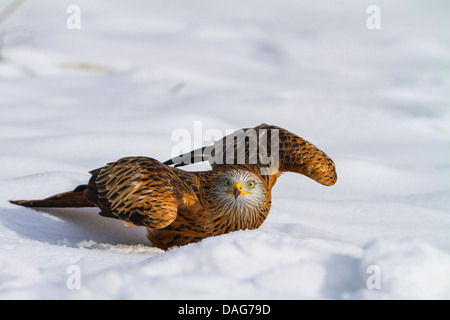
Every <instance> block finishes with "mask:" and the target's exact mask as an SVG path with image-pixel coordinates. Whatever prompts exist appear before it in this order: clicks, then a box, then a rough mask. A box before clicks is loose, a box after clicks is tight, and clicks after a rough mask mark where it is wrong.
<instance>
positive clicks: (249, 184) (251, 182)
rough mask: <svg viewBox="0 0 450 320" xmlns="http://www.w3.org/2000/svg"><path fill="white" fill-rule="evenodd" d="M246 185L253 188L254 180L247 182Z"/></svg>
mask: <svg viewBox="0 0 450 320" xmlns="http://www.w3.org/2000/svg"><path fill="white" fill-rule="evenodd" d="M248 187H249V188H254V187H255V181H253V180H252V181H250V182H249V183H248Z"/></svg>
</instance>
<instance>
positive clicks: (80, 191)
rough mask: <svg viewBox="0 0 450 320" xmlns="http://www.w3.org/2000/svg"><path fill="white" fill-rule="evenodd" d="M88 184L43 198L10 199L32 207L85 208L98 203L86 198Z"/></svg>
mask: <svg viewBox="0 0 450 320" xmlns="http://www.w3.org/2000/svg"><path fill="white" fill-rule="evenodd" d="M86 189H87V185H81V186H78V187H76V188H75V190H73V191H69V192H64V193H58V194H56V195H54V196H51V197H48V198H45V199H41V200H9V202H11V203H13V204H17V205H19V206H23V207H32V208H84V207H95V206H96V205H95V204H93V203H92V202H90V201H89V200H87V199H86V197H85V196H84V191H85V190H86Z"/></svg>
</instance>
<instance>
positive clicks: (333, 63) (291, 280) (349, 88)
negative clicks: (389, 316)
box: [0, 0, 450, 299]
mask: <svg viewBox="0 0 450 320" xmlns="http://www.w3.org/2000/svg"><path fill="white" fill-rule="evenodd" d="M76 2H77V3H76V5H78V6H79V7H80V9H81V29H80V30H69V29H67V27H66V20H67V18H68V14H67V13H66V9H67V7H68V6H69V5H72V4H73V3H72V2H69V1H65V0H64V1H58V2H57V3H56V2H54V1H44V0H41V1H39V3H36V2H32V1H26V2H25V3H24V4H23V5H22V6H21V7H19V8H18V10H17V11H15V12H14V13H13V14H11V15H10V16H9V17H7V19H5V20H4V21H3V23H2V24H0V35H1V37H2V38H1V39H2V42H0V43H1V44H2V45H1V47H0V49H1V51H0V52H1V57H2V58H1V60H0V150H1V151H0V164H1V165H0V298H1V299H15V298H18V299H134V298H144V299H448V298H450V241H449V240H450V154H449V150H450V113H449V106H450V98H449V95H448V92H450V73H449V72H448V71H449V69H448V67H449V65H450V55H449V52H450V43H449V41H448V39H449V35H450V34H449V31H448V30H450V28H449V27H450V25H449V22H448V19H447V12H448V10H446V9H448V3H447V2H445V1H437V0H436V1H431V2H430V1H428V2H427V3H426V4H425V3H423V2H421V1H406V0H402V1H396V2H395V3H391V2H388V1H377V4H378V5H379V7H380V10H381V29H380V30H369V29H368V28H367V27H366V19H367V17H368V14H367V13H366V9H367V7H368V6H369V5H371V4H373V3H371V2H370V3H369V2H366V1H356V0H354V1H347V2H346V3H345V4H341V3H335V2H332V1H326V2H324V1H321V2H320V3H318V2H314V1H302V2H300V1H287V0H286V1H277V0H263V1H262V0H258V1H256V0H255V1H244V2H243V1H214V2H212V1H200V0H186V1H183V2H181V1H167V0H164V1H162V0H160V1H156V0H154V1H145V2H144V1H137V0H133V1H127V2H124V1H95V3H92V1H90V2H89V1H85V0H78V1H76ZM2 9H3V8H2V7H0V10H2ZM263 122H265V123H270V124H275V125H278V126H281V127H284V128H286V129H288V130H290V131H292V132H295V133H297V134H298V135H300V136H302V137H303V138H305V139H307V140H308V141H310V142H312V143H313V144H315V145H316V146H318V147H319V148H320V149H322V150H324V151H325V152H326V153H327V154H328V155H329V156H330V157H331V158H332V159H333V160H334V161H335V163H336V168H337V173H338V182H337V183H336V185H334V186H332V187H324V186H322V185H319V184H317V183H315V182H314V181H312V180H310V179H308V178H306V177H304V176H300V175H296V174H284V175H283V176H282V177H281V178H280V179H279V181H278V182H277V184H276V186H275V187H274V189H273V205H272V209H271V212H270V214H269V217H268V219H267V220H266V222H265V223H264V224H263V225H262V227H261V228H259V229H258V230H251V231H249V230H247V231H239V232H234V233H230V234H227V235H222V236H218V237H214V238H209V239H206V240H204V241H202V242H200V243H195V244H191V245H187V246H184V247H179V248H173V249H171V250H169V251H167V252H164V251H162V250H160V249H157V248H153V247H151V246H150V244H149V243H148V242H147V239H146V237H145V229H143V228H138V227H127V226H125V225H124V224H123V223H122V222H120V221H115V220H113V219H107V218H103V217H100V216H99V215H98V214H97V210H96V209H92V208H85V209H68V210H64V209H45V210H44V209H42V210H31V209H27V208H21V207H18V206H14V205H12V204H10V203H9V202H8V199H33V198H42V197H46V196H49V195H52V194H55V193H58V192H63V191H68V190H71V189H73V188H74V187H75V186H77V185H79V184H82V183H86V181H87V180H88V179H89V173H88V172H89V171H90V170H92V169H96V168H98V167H100V166H103V165H105V164H106V163H108V162H111V161H114V160H117V159H119V158H120V157H123V156H130V155H136V156H137V155H145V156H150V157H153V158H156V159H158V160H161V161H164V160H166V159H168V158H169V157H170V156H171V155H172V152H173V148H174V147H176V146H177V145H179V141H174V139H173V138H172V133H173V132H174V131H175V130H178V129H184V130H187V131H188V132H191V133H192V135H194V133H195V130H198V127H195V126H196V125H195V124H196V123H197V124H198V123H201V126H202V133H205V132H207V130H215V131H214V132H217V131H219V132H222V133H223V135H225V134H226V133H227V132H226V130H227V129H239V128H244V127H252V126H256V125H258V124H260V123H263ZM210 132H213V131H210ZM205 136H206V135H205ZM197 138H198V137H197ZM192 139H193V141H187V142H186V147H189V144H191V143H192V145H194V144H195V143H197V142H198V140H196V141H194V140H195V139H196V138H195V137H192ZM202 139H203V141H204V142H205V144H207V143H209V142H210V141H209V140H208V139H207V137H202ZM207 168H208V166H207V165H206V164H201V165H197V166H192V167H189V168H187V170H198V169H207ZM77 272H78V274H77ZM75 276H79V277H78V278H74V277H75ZM74 279H75V280H74ZM77 280H80V282H79V283H78V284H79V285H80V287H79V289H77V288H73V287H72V286H71V283H72V282H71V281H75V282H74V283H76V282H77Z"/></svg>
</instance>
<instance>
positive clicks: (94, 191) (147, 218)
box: [85, 157, 195, 229]
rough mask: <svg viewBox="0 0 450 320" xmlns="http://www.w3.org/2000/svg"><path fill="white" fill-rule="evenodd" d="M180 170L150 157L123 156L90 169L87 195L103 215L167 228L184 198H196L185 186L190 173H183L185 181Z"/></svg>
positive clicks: (133, 222)
mask: <svg viewBox="0 0 450 320" xmlns="http://www.w3.org/2000/svg"><path fill="white" fill-rule="evenodd" d="M175 170H176V171H175ZM180 171H181V170H177V169H173V168H170V167H167V166H166V165H163V164H162V163H160V162H159V161H157V160H154V159H151V158H146V157H128V158H122V159H120V160H118V161H116V162H113V163H109V164H108V165H106V166H105V167H102V168H100V169H97V170H94V171H91V174H92V177H91V179H90V181H89V184H88V188H87V190H86V191H85V197H86V198H87V199H88V200H90V201H91V202H93V203H95V204H97V205H98V206H99V207H100V209H101V210H102V211H101V212H100V214H101V215H102V216H107V217H113V218H118V219H120V220H123V221H126V222H128V223H131V224H134V225H136V226H145V227H149V228H154V229H159V228H164V227H166V226H168V225H169V224H170V223H172V222H173V221H174V220H175V218H176V216H177V211H178V206H179V205H182V204H183V203H184V202H185V199H184V197H186V196H188V197H195V195H192V194H191V192H190V190H189V188H188V187H186V179H188V180H189V173H188V172H185V173H183V174H184V175H185V177H184V180H185V181H184V182H182V181H181V180H180V177H179V176H178V174H179V172H180ZM183 172H184V171H183Z"/></svg>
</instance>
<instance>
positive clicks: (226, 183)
mask: <svg viewBox="0 0 450 320" xmlns="http://www.w3.org/2000/svg"><path fill="white" fill-rule="evenodd" d="M224 185H225V186H226V187H228V186H229V185H230V181H229V180H228V179H226V180H225V182H224Z"/></svg>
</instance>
